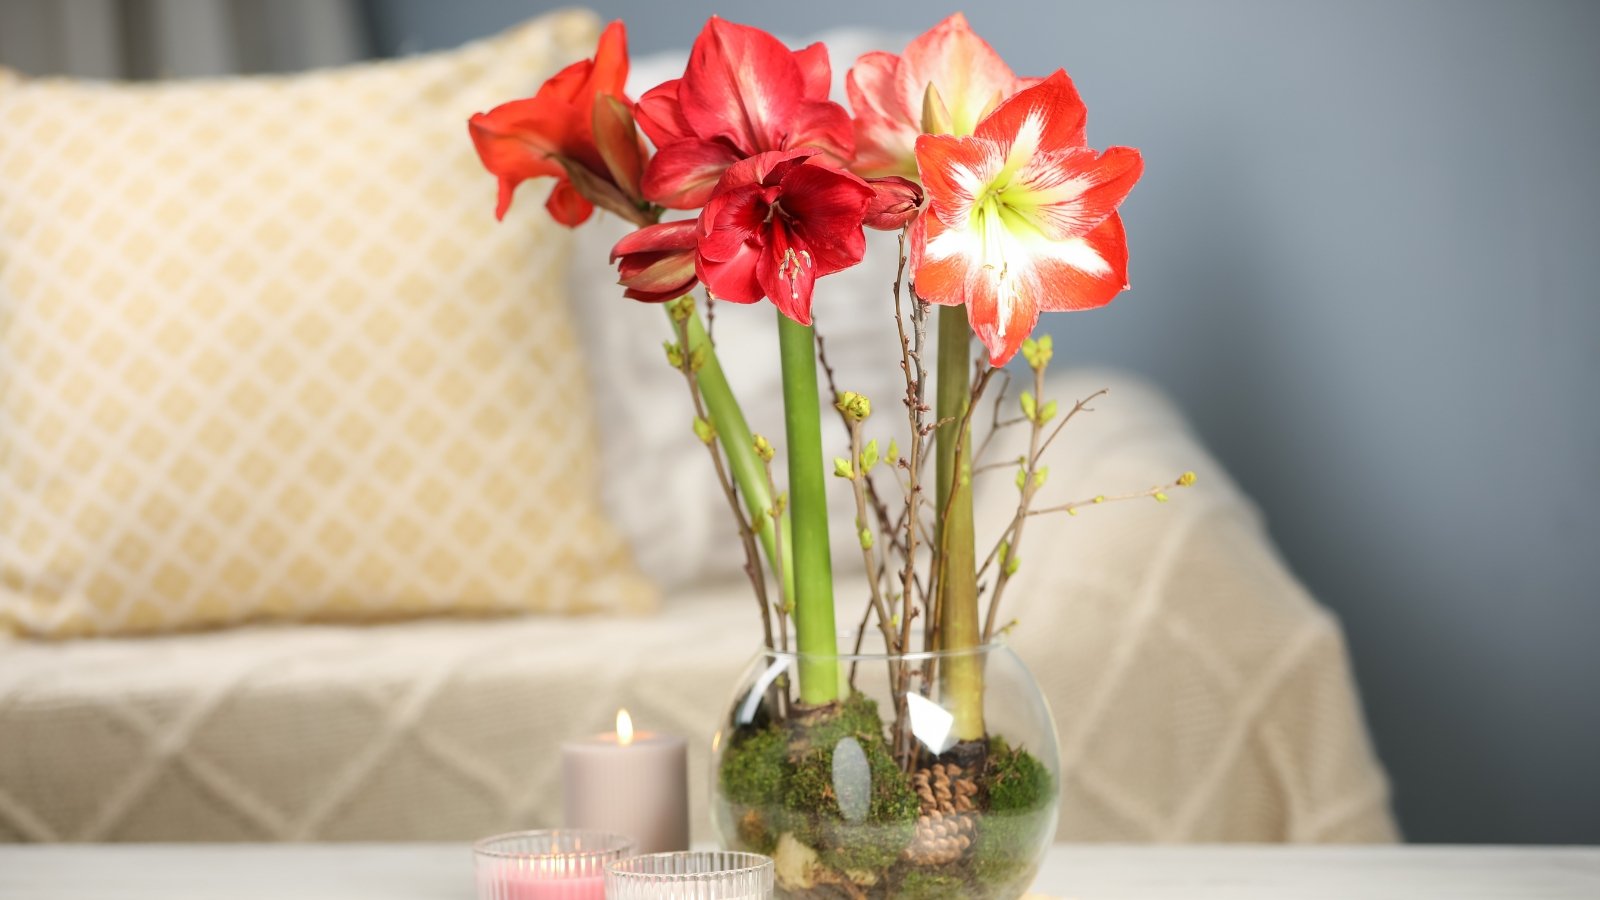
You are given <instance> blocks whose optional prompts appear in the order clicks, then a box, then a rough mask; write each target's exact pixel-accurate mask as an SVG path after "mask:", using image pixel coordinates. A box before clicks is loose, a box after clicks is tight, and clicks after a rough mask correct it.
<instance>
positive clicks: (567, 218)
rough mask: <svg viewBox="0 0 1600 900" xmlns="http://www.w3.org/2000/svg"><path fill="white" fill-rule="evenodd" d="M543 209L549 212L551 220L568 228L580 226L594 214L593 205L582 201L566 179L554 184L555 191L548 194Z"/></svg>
mask: <svg viewBox="0 0 1600 900" xmlns="http://www.w3.org/2000/svg"><path fill="white" fill-rule="evenodd" d="M544 208H545V209H547V210H549V211H550V216H551V218H554V219H555V220H556V221H557V222H560V223H561V224H563V225H566V226H568V227H569V228H576V227H577V226H579V225H582V224H583V223H584V222H586V221H588V219H589V215H590V214H591V213H593V212H594V204H593V203H590V202H589V201H588V200H586V199H584V197H583V195H582V194H580V193H578V189H577V188H575V187H573V186H572V182H571V181H570V180H568V179H566V178H563V179H561V180H560V181H557V182H556V186H555V189H554V190H552V191H551V192H550V199H549V200H546V201H545V203H544Z"/></svg>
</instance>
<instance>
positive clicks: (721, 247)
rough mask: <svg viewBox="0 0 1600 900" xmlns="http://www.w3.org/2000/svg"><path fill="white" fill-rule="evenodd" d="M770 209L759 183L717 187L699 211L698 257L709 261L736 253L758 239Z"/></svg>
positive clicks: (729, 257) (727, 258) (716, 260)
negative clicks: (712, 195) (715, 192)
mask: <svg viewBox="0 0 1600 900" xmlns="http://www.w3.org/2000/svg"><path fill="white" fill-rule="evenodd" d="M771 210H772V206H771V204H769V203H768V202H767V200H766V197H765V195H764V192H763V191H762V190H761V188H760V186H759V185H754V184H741V185H738V186H737V187H732V188H723V189H722V190H719V191H718V192H717V194H716V196H714V197H712V198H711V201H710V202H708V203H707V204H706V208H705V211H704V212H702V213H701V214H700V241H699V251H700V256H701V257H703V258H705V259H707V260H710V261H711V262H727V261H728V260H731V259H733V258H734V257H735V256H738V255H739V251H740V250H741V249H742V248H743V247H744V245H745V244H747V243H750V242H751V241H759V240H760V239H761V235H762V229H763V227H764V226H765V225H766V222H767V219H768V217H769V216H770V214H771Z"/></svg>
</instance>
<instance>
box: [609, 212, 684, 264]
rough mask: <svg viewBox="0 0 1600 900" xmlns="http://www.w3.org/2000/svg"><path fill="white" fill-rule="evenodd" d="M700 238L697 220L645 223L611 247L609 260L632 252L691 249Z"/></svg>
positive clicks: (614, 259)
mask: <svg viewBox="0 0 1600 900" xmlns="http://www.w3.org/2000/svg"><path fill="white" fill-rule="evenodd" d="M699 238H700V226H699V222H697V221H696V220H694V219H681V220H679V221H676V222H660V223H658V224H655V225H646V226H645V227H643V228H640V229H637V230H635V231H633V232H630V233H629V234H627V235H626V236H624V237H623V238H622V240H620V241H617V243H616V245H615V246H613V247H612V248H611V261H612V262H616V261H617V260H618V259H619V258H621V257H624V256H628V255H629V254H633V253H664V252H671V251H674V250H693V249H694V248H695V245H696V244H697V243H698V241H699Z"/></svg>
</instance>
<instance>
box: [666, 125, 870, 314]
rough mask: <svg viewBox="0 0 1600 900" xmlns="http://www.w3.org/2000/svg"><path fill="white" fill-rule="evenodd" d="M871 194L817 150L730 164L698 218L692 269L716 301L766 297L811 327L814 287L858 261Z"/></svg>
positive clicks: (752, 300)
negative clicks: (693, 267) (863, 225)
mask: <svg viewBox="0 0 1600 900" xmlns="http://www.w3.org/2000/svg"><path fill="white" fill-rule="evenodd" d="M873 196H874V194H873V190H872V188H871V187H869V186H868V185H867V183H866V182H864V181H862V180H861V179H860V178H857V177H856V176H854V175H852V174H850V173H849V172H845V171H843V170H841V169H836V168H834V167H832V166H831V165H827V164H825V163H823V162H821V159H820V157H819V155H818V151H816V150H815V149H812V148H801V149H798V150H785V151H774V152H769V153H762V154H758V155H756V156H753V157H751V158H749V159H745V160H740V161H739V162H737V163H734V164H733V165H732V166H730V167H729V168H728V170H727V172H726V173H724V174H723V176H722V178H721V179H720V180H719V181H718V183H717V185H716V190H715V192H714V193H713V195H712V197H711V200H710V201H709V202H708V203H707V204H706V208H705V209H704V210H703V211H702V212H701V213H700V223H699V232H700V234H699V248H698V254H697V257H696V260H695V270H696V272H697V273H698V274H699V276H700V280H701V281H703V282H705V285H706V287H708V288H710V289H711V292H712V294H714V295H715V296H716V298H717V299H718V300H731V301H733V302H734V303H755V302H757V301H759V300H760V299H761V298H763V297H766V298H767V299H769V300H771V301H772V302H773V304H774V305H776V306H777V307H778V309H779V311H781V312H782V313H783V314H784V315H786V316H788V317H789V318H791V319H793V320H794V321H796V322H799V323H800V324H801V325H810V324H811V288H812V285H813V284H814V283H815V281H816V280H817V279H818V278H820V277H822V276H824V275H830V274H832V273H834V272H837V271H839V270H840V269H847V268H849V267H850V266H853V265H855V264H856V263H858V262H860V261H861V257H862V255H863V254H864V253H865V252H866V235H865V234H864V233H863V232H862V230H861V222H862V218H863V217H864V216H865V215H866V210H867V205H868V204H869V203H871V202H872V200H873Z"/></svg>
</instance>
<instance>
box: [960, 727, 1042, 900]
mask: <svg viewBox="0 0 1600 900" xmlns="http://www.w3.org/2000/svg"><path fill="white" fill-rule="evenodd" d="M987 780H988V788H989V802H988V808H987V809H986V810H985V811H984V815H983V817H982V818H981V819H980V820H979V822H978V837H977V842H976V844H975V845H974V846H973V848H972V871H973V874H974V875H975V876H976V877H977V878H978V880H979V881H981V882H982V883H984V884H985V885H1000V884H1004V883H1006V882H1009V881H1012V880H1021V879H1025V878H1027V877H1029V876H1030V875H1032V871H1031V868H1030V867H1031V865H1032V863H1033V861H1034V855H1035V853H1036V852H1037V850H1038V846H1039V844H1040V843H1042V842H1043V841H1044V839H1045V835H1046V833H1047V831H1048V829H1049V828H1050V825H1051V822H1050V815H1049V814H1050V810H1051V801H1052V800H1053V799H1054V797H1055V791H1056V785H1055V779H1054V778H1053V777H1052V776H1051V774H1050V770H1049V769H1047V768H1045V766H1044V763H1041V762H1040V761H1039V760H1038V759H1037V758H1035V757H1034V755H1033V754H1031V753H1029V752H1028V751H1026V750H1023V749H1020V748H1018V749H1013V748H1012V747H1011V746H1010V745H1009V744H1007V743H1006V741H1005V739H1004V738H999V737H996V738H993V739H991V740H990V742H989V764H988V779H987Z"/></svg>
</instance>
